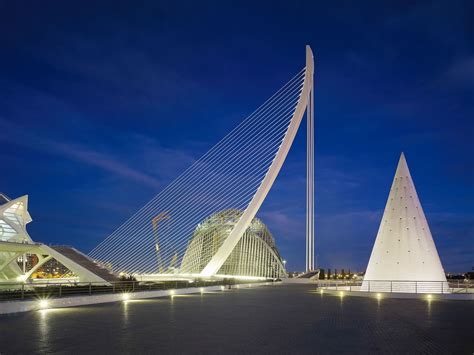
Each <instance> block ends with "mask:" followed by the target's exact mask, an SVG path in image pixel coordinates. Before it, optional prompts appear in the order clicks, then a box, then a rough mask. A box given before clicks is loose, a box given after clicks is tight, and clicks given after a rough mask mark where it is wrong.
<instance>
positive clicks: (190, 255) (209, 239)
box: [180, 210, 286, 278]
mask: <svg viewBox="0 0 474 355" xmlns="http://www.w3.org/2000/svg"><path fill="white" fill-rule="evenodd" d="M241 216H242V211H238V210H227V211H222V212H218V213H216V214H213V215H212V216H210V217H209V218H206V219H205V220H204V221H203V222H202V223H200V224H199V225H198V226H197V227H196V229H195V231H194V233H193V236H192V238H191V240H190V242H189V245H188V247H187V250H186V252H185V254H184V258H183V261H182V264H181V268H180V273H181V274H200V273H201V271H202V270H203V269H204V267H205V266H206V265H207V264H208V263H209V261H210V260H211V259H212V257H213V256H214V254H215V253H216V252H217V251H218V250H219V248H220V247H221V246H222V244H223V243H224V242H225V240H226V239H227V238H228V237H229V234H230V232H231V231H232V229H233V228H234V226H235V224H236V223H237V222H238V221H239V219H240V217H241ZM217 275H224V276H225V275H229V276H236V275H239V276H256V277H264V278H282V277H286V271H285V266H284V262H283V260H282V258H281V256H280V253H279V252H278V250H277V248H276V245H275V240H274V239H273V237H272V235H271V234H270V231H269V230H268V228H267V227H266V226H265V224H263V223H262V221H261V220H259V219H258V218H254V219H253V220H252V223H251V224H250V226H249V227H248V228H247V229H246V231H245V232H244V234H243V236H242V238H241V239H240V240H239V242H238V243H237V245H236V246H235V248H234V250H233V251H232V253H231V254H230V255H229V257H228V258H227V260H226V261H225V262H224V264H223V265H222V266H221V268H220V269H219V271H218V272H217Z"/></svg>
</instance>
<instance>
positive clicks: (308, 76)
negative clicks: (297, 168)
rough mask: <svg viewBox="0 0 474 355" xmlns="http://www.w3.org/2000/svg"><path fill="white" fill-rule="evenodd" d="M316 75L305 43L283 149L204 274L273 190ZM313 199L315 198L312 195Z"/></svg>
mask: <svg viewBox="0 0 474 355" xmlns="http://www.w3.org/2000/svg"><path fill="white" fill-rule="evenodd" d="M313 75H314V58H313V51H312V50H311V47H310V46H306V70H305V76H304V84H303V89H302V91H301V96H300V100H299V102H298V104H297V105H296V108H295V111H294V113H293V117H292V118H291V121H290V125H289V126H288V130H287V132H286V134H285V138H284V139H283V141H282V143H281V145H280V149H279V150H278V152H277V154H276V156H275V158H274V159H273V162H272V164H271V165H270V168H269V169H268V172H267V174H266V175H265V178H264V179H263V181H262V183H261V185H260V187H259V188H258V190H257V192H256V193H255V195H254V197H253V198H252V201H251V202H250V204H249V206H248V207H247V209H246V210H245V212H244V213H243V215H242V217H241V218H240V220H239V222H238V223H237V224H236V225H235V227H234V229H233V230H232V232H231V233H230V235H229V236H228V237H227V239H226V240H225V242H224V243H223V244H222V246H221V247H220V249H219V251H218V252H217V253H216V254H215V255H214V257H213V258H212V259H211V261H210V262H209V264H208V265H207V266H206V267H205V268H204V270H202V272H201V274H202V275H203V276H211V275H214V274H216V273H217V271H219V269H220V267H221V266H222V264H224V262H225V261H226V260H227V258H228V257H229V255H230V253H231V252H232V250H234V248H235V246H236V245H237V243H238V242H239V240H240V238H241V237H242V235H243V234H244V232H245V230H246V229H247V227H248V226H249V225H250V222H251V221H252V219H253V218H254V217H255V215H256V214H257V212H258V210H259V209H260V206H261V205H262V203H263V201H264V200H265V197H267V194H268V192H269V191H270V188H271V187H272V185H273V182H274V181H275V179H276V177H277V176H278V173H279V172H280V169H281V167H282V165H283V162H284V161H285V159H286V156H287V155H288V152H289V150H290V148H291V145H292V144H293V140H294V139H295V136H296V133H297V132H298V128H299V126H300V123H301V120H302V119H303V115H304V113H305V111H306V109H307V107H308V105H310V103H311V98H310V95H311V94H312V92H313ZM309 116H310V115H308V122H310V121H311V119H310V117H309ZM308 127H309V125H308ZM308 134H310V135H311V133H308ZM308 160H309V159H308ZM310 200H311V201H312V198H311V199H310ZM307 216H308V211H307ZM310 220H313V218H310ZM308 232H309V231H308V230H307V233H308ZM306 239H307V242H306V243H307V252H306V253H307V258H309V255H310V254H311V255H314V251H313V252H312V253H311V252H309V250H310V249H311V248H312V242H311V243H310V240H311V241H312V239H313V236H312V235H310V234H307V235H306ZM309 265H310V264H308V261H307V266H306V268H307V269H308V267H309ZM307 271H308V270H307Z"/></svg>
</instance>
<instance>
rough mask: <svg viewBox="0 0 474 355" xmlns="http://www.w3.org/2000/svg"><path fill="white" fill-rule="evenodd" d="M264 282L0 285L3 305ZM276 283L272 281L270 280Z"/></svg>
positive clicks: (180, 281)
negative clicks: (70, 297) (40, 300)
mask: <svg viewBox="0 0 474 355" xmlns="http://www.w3.org/2000/svg"><path fill="white" fill-rule="evenodd" d="M252 282H261V280H258V281H257V280H256V281H249V280H242V281H239V280H235V279H223V280H215V281H202V280H195V281H186V280H177V281H157V282H150V281H113V282H109V283H103V282H73V283H70V282H51V281H50V280H48V282H46V283H42V282H38V283H20V282H12V283H8V282H0V302H1V301H13V300H27V299H30V300H31V299H44V298H60V297H67V296H83V295H97V294H107V293H109V294H111V293H112V294H113V293H133V292H139V291H160V290H171V289H180V288H189V287H206V286H228V287H231V286H232V285H238V284H243V283H245V284H248V283H252ZM267 282H273V280H267Z"/></svg>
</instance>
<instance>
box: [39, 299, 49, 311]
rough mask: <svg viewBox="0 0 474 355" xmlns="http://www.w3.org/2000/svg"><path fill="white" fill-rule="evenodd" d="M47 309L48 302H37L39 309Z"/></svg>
mask: <svg viewBox="0 0 474 355" xmlns="http://www.w3.org/2000/svg"><path fill="white" fill-rule="evenodd" d="M48 307H49V302H48V301H47V300H41V301H39V308H40V309H46V308H48Z"/></svg>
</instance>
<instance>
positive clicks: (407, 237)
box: [361, 153, 449, 293]
mask: <svg viewBox="0 0 474 355" xmlns="http://www.w3.org/2000/svg"><path fill="white" fill-rule="evenodd" d="M361 290H362V291H372V292H410V293H446V292H449V291H448V284H447V282H446V276H445V273H444V270H443V266H442V265H441V261H440V259H439V256H438V252H437V250H436V246H435V244H434V241H433V237H432V235H431V232H430V228H429V226H428V221H427V220H426V217H425V214H424V213H423V209H422V207H421V203H420V200H419V199H418V195H417V193H416V190H415V185H414V184H413V180H412V178H411V175H410V171H409V170H408V165H407V162H406V160H405V155H404V154H403V153H402V154H401V156H400V161H399V162H398V166H397V171H396V173H395V177H394V180H393V183H392V187H391V189H390V194H389V196H388V200H387V205H386V207H385V211H384V214H383V217H382V221H381V223H380V227H379V230H378V233H377V238H376V240H375V244H374V248H373V250H372V254H371V256H370V260H369V264H368V266H367V271H366V273H365V276H364V281H363V284H362V287H361Z"/></svg>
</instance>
